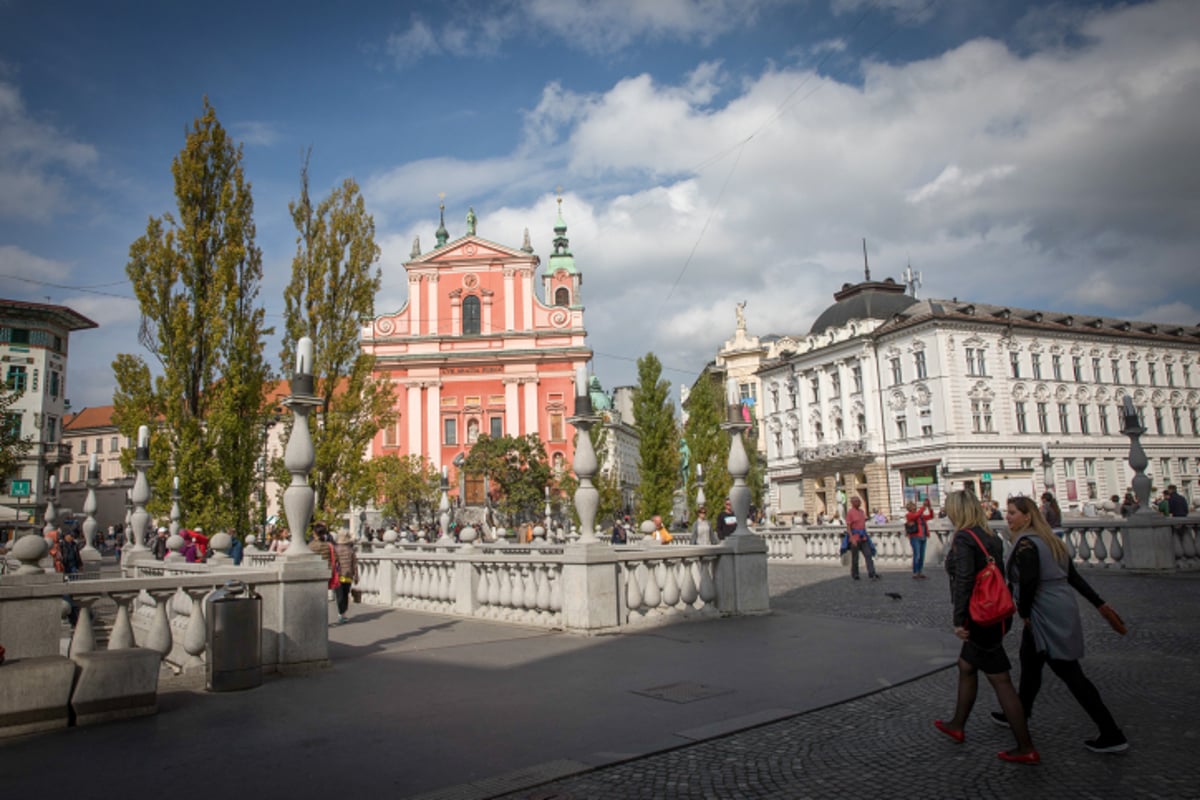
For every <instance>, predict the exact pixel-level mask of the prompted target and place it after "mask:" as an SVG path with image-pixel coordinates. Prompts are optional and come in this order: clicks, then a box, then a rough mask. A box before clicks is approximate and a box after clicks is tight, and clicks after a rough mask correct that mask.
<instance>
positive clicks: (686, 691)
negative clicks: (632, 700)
mask: <svg viewBox="0 0 1200 800" xmlns="http://www.w3.org/2000/svg"><path fill="white" fill-rule="evenodd" d="M633 693H634V694H640V695H642V696H643V697H652V698H654V699H655V700H665V701H667V702H668V703H694V702H696V701H697V700H707V699H708V698H710V697H720V696H721V695H723V694H732V693H733V689H728V688H725V687H722V686H709V685H708V684H704V683H697V682H696V681H676V682H675V683H666V684H663V685H662V686H651V687H649V688H646V689H634V690H633Z"/></svg>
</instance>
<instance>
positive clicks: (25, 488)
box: [8, 481, 31, 497]
mask: <svg viewBox="0 0 1200 800" xmlns="http://www.w3.org/2000/svg"><path fill="white" fill-rule="evenodd" d="M30 488H31V487H30V481H10V482H9V484H8V493H9V495H10V496H12V497H29V490H30Z"/></svg>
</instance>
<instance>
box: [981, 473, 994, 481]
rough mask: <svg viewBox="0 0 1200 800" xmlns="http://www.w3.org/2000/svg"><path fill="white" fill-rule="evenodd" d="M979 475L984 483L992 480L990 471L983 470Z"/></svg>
mask: <svg viewBox="0 0 1200 800" xmlns="http://www.w3.org/2000/svg"><path fill="white" fill-rule="evenodd" d="M981 477H982V480H983V481H984V482H985V483H991V482H992V473H990V472H985V473H983V475H982V476H981Z"/></svg>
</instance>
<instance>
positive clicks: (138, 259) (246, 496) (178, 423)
mask: <svg viewBox="0 0 1200 800" xmlns="http://www.w3.org/2000/svg"><path fill="white" fill-rule="evenodd" d="M171 174H172V176H173V177H174V181H175V204H176V211H177V214H178V216H177V217H176V216H174V215H172V214H171V213H169V212H168V213H166V214H164V215H163V216H161V217H152V218H150V220H149V222H148V223H147V225H146V233H145V235H143V236H142V237H140V238H139V239H137V240H136V241H135V242H134V243H133V244H132V245H131V246H130V248H129V263H128V264H127V265H126V268H125V271H126V274H128V275H129V279H130V282H131V283H132V285H133V291H134V294H135V296H136V297H137V300H138V306H139V308H140V311H141V326H140V328H139V331H138V340H139V342H140V343H141V345H142V346H143V347H145V348H146V350H148V351H149V352H150V354H151V356H152V357H153V358H154V360H155V361H156V362H157V363H156V366H157V369H155V370H154V372H155V376H154V377H153V378H151V377H150V374H151V371H150V368H149V366H148V365H147V364H146V363H145V362H144V361H143V360H142V359H141V357H139V356H129V355H119V356H118V357H117V360H116V361H115V362H114V363H113V369H114V372H115V377H116V378H117V391H116V393H115V395H114V397H113V406H114V416H115V417H116V419H117V420H118V427H119V428H120V430H121V432H122V433H124V434H125V435H126V436H128V437H130V438H133V437H134V436H136V431H137V427H138V425H142V424H149V425H151V426H152V427H158V428H159V431H158V435H157V436H156V437H155V438H154V439H153V440H152V458H153V460H154V461H155V469H154V470H153V471H152V473H151V476H150V477H151V479H152V481H153V488H154V500H155V502H154V503H153V504H152V506H151V511H152V513H161V512H162V511H163V510H164V509H165V508H166V507H167V506H168V505H169V502H170V500H169V495H170V479H171V477H172V475H178V476H179V479H180V494H181V497H182V506H183V510H184V514H185V515H186V520H187V524H188V525H189V526H192V527H195V526H203V527H206V528H208V529H210V530H215V529H217V528H223V527H227V526H235V527H236V528H237V530H238V532H239V533H242V534H244V533H246V532H248V531H249V530H250V526H251V519H250V510H251V504H252V496H253V489H254V485H255V477H254V476H255V471H254V465H255V461H256V459H257V457H258V451H259V449H258V442H259V441H260V435H261V426H262V414H261V413H260V412H261V409H262V406H263V402H264V401H263V388H264V385H265V383H266V381H267V379H268V377H269V374H268V369H267V366H266V361H265V360H264V358H263V342H264V338H265V337H266V335H268V334H269V333H271V331H270V330H268V329H266V328H264V326H263V320H264V312H263V309H262V306H261V305H260V304H259V302H258V291H259V284H260V282H261V280H262V253H261V251H260V250H259V248H258V247H257V245H256V244H255V227H254V201H253V199H252V197H251V193H250V184H249V183H248V182H247V181H246V179H245V174H244V171H243V168H242V148H241V146H240V145H238V146H235V145H234V143H233V141H232V140H231V139H230V138H229V136H228V134H227V133H226V131H225V129H224V128H223V127H222V126H221V123H220V122H219V121H218V120H217V114H216V111H215V110H214V109H213V107H212V105H211V104H210V103H209V102H208V98H207V97H206V98H204V113H203V114H202V115H201V116H200V117H199V118H197V119H196V120H194V121H193V123H192V127H191V129H190V130H189V131H188V133H187V138H186V142H185V144H184V147H183V150H181V151H180V153H179V155H178V156H176V157H175V159H174V161H173V162H172V164H171ZM154 413H157V414H158V415H159V417H158V420H161V425H158V424H157V423H158V420H156V419H154V418H149V417H148V416H144V415H150V414H154ZM164 451H165V452H164ZM126 458H128V455H126Z"/></svg>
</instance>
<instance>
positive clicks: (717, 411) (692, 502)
mask: <svg viewBox="0 0 1200 800" xmlns="http://www.w3.org/2000/svg"><path fill="white" fill-rule="evenodd" d="M687 408H688V420H687V424H686V425H685V426H684V431H683V435H684V438H685V439H686V440H687V443H688V447H690V448H691V450H692V474H691V475H690V476H689V480H688V484H689V491H688V512H689V513H690V515H691V517H692V518H693V519H695V515H696V491H695V486H696V483H695V480H696V473H695V470H696V467H703V468H704V469H703V473H704V497H705V503H706V505H707V506H708V509H709V511H710V512H711V513H710V514H709V519H713V518H714V517H715V515H716V513H717V512H719V511H720V510H721V507H722V504H723V503H724V501H725V498H726V497H728V496H729V488H730V487H731V486H733V478H731V477H730V476H729V469H728V467H727V464H728V462H729V433H728V432H727V431H723V430H721V423H722V422H724V421H725V401H724V399H723V397H722V396H721V386H720V383H718V382H717V381H716V380H715V379H714V378H713V376H712V375H711V374H710V373H708V372H704V373H702V374H701V375H700V379H699V380H698V381H696V384H695V386H693V387H692V391H691V394H689V395H688V405H687Z"/></svg>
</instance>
